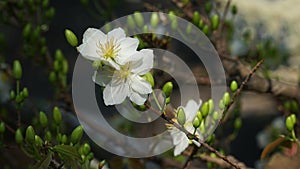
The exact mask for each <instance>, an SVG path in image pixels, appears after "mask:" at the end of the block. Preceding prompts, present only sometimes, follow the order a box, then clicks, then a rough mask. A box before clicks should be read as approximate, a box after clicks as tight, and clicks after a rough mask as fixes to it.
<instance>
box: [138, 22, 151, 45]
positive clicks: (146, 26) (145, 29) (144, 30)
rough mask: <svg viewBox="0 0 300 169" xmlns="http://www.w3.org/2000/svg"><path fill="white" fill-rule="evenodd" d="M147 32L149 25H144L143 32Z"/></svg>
mask: <svg viewBox="0 0 300 169" xmlns="http://www.w3.org/2000/svg"><path fill="white" fill-rule="evenodd" d="M147 32H149V29H148V25H144V26H143V33H147ZM140 42H141V41H140Z"/></svg>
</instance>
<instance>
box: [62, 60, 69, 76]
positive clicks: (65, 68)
mask: <svg viewBox="0 0 300 169" xmlns="http://www.w3.org/2000/svg"><path fill="white" fill-rule="evenodd" d="M68 69H69V65H68V61H67V60H66V59H64V60H63V61H62V73H63V74H67V73H68Z"/></svg>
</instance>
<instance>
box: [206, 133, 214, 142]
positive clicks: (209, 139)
mask: <svg viewBox="0 0 300 169" xmlns="http://www.w3.org/2000/svg"><path fill="white" fill-rule="evenodd" d="M214 141H215V135H214V134H211V135H209V136H208V137H207V139H206V142H207V143H209V144H211V143H213V142H214Z"/></svg>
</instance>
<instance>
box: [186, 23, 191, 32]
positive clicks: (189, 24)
mask: <svg viewBox="0 0 300 169" xmlns="http://www.w3.org/2000/svg"><path fill="white" fill-rule="evenodd" d="M185 31H186V33H187V34H190V33H191V32H192V24H191V23H188V25H187V26H186V29H185Z"/></svg>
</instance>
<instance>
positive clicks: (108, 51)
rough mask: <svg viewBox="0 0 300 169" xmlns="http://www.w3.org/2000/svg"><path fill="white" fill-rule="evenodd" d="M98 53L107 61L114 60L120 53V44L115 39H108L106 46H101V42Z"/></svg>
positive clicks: (98, 45)
mask: <svg viewBox="0 0 300 169" xmlns="http://www.w3.org/2000/svg"><path fill="white" fill-rule="evenodd" d="M97 47H98V48H99V50H97V53H98V54H99V55H101V56H103V57H104V58H105V59H114V57H115V56H117V54H118V52H119V51H120V44H118V43H116V41H115V40H114V38H111V39H106V42H105V43H104V44H101V43H100V41H99V42H98V43H97Z"/></svg>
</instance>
